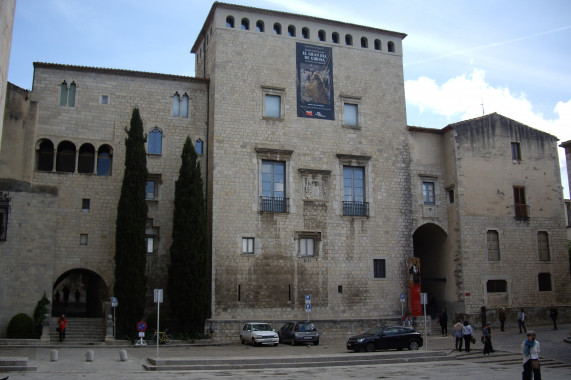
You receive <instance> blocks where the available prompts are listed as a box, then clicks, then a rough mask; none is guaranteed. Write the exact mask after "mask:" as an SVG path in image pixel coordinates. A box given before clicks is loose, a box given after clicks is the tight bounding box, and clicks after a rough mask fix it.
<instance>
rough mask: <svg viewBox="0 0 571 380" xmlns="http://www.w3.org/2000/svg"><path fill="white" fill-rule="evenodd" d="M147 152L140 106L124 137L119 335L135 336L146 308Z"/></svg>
mask: <svg viewBox="0 0 571 380" xmlns="http://www.w3.org/2000/svg"><path fill="white" fill-rule="evenodd" d="M147 177H148V172H147V155H146V152H145V137H144V134H143V122H142V120H141V116H140V114H139V109H138V108H135V109H133V114H132V116H131V127H130V129H129V130H128V131H127V138H126V139H125V172H124V175H123V184H122V186H121V196H120V198H119V205H118V206H117V222H116V230H115V286H114V288H113V291H114V295H115V297H117V299H118V300H119V305H118V307H117V321H116V328H117V336H118V337H123V336H125V335H130V336H134V335H135V333H136V326H137V322H138V321H139V320H140V319H141V317H142V316H143V313H144V310H145V295H146V291H147V289H146V278H145V261H146V246H145V225H146V222H147V203H146V201H145V185H146V182H147Z"/></svg>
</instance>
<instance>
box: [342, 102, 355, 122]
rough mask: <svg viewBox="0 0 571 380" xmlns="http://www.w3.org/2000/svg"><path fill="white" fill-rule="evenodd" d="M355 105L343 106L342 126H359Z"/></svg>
mask: <svg viewBox="0 0 571 380" xmlns="http://www.w3.org/2000/svg"><path fill="white" fill-rule="evenodd" d="M358 116H359V114H358V106H357V104H351V103H344V104H343V124H344V125H346V126H348V127H357V126H358V125H359V118H358Z"/></svg>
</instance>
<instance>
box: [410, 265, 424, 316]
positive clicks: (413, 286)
mask: <svg viewBox="0 0 571 380" xmlns="http://www.w3.org/2000/svg"><path fill="white" fill-rule="evenodd" d="M408 273H409V278H410V314H411V315H414V316H420V315H422V304H421V302H420V289H421V278H420V258H418V257H412V258H410V259H408Z"/></svg>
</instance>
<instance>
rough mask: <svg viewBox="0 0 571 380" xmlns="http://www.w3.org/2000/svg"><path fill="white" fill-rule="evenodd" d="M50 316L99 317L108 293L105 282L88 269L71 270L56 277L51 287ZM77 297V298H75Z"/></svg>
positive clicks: (102, 311)
mask: <svg viewBox="0 0 571 380" xmlns="http://www.w3.org/2000/svg"><path fill="white" fill-rule="evenodd" d="M52 291H53V295H52V300H53V304H52V315H53V316H59V315H61V314H66V316H72V317H101V316H103V315H104V310H103V302H105V301H106V300H107V298H108V297H107V296H108V291H107V285H106V284H105V281H103V279H102V278H101V277H100V276H99V275H98V274H97V273H95V272H93V271H90V270H88V269H72V270H69V271H67V272H65V273H63V274H62V275H61V276H59V277H58V279H57V280H56V282H55V283H54V286H53V289H52ZM77 296H79V298H76V297H77Z"/></svg>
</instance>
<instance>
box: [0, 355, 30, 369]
mask: <svg viewBox="0 0 571 380" xmlns="http://www.w3.org/2000/svg"><path fill="white" fill-rule="evenodd" d="M37 369H38V368H37V367H34V366H29V365H28V358H20V357H0V373H3V372H9V371H18V372H23V371H37Z"/></svg>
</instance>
